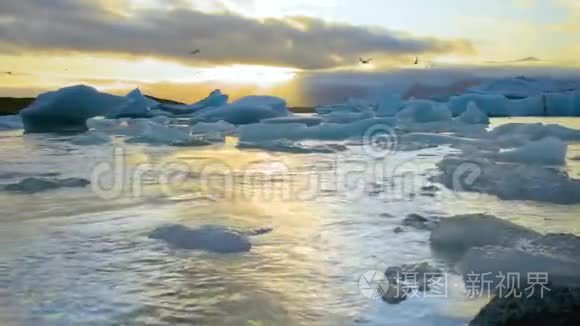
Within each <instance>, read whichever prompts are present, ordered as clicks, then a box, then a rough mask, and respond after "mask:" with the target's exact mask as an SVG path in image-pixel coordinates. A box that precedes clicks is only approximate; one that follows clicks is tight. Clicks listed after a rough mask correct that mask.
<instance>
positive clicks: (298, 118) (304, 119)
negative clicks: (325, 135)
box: [261, 115, 323, 126]
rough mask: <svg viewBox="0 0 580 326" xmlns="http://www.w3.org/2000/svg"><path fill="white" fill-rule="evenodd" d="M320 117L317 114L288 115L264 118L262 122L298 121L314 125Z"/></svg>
mask: <svg viewBox="0 0 580 326" xmlns="http://www.w3.org/2000/svg"><path fill="white" fill-rule="evenodd" d="M322 121H323V120H322V118H321V117H317V116H309V115H291V116H288V117H280V118H271V119H264V120H262V121H261V122H262V123H271V124H288V123H300V124H305V125H307V126H315V125H319V124H321V123H322Z"/></svg>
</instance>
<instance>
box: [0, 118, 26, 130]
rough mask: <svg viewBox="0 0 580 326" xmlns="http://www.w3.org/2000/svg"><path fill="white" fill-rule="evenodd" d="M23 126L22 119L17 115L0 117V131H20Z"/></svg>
mask: <svg viewBox="0 0 580 326" xmlns="http://www.w3.org/2000/svg"><path fill="white" fill-rule="evenodd" d="M23 127H24V125H23V124H22V119H21V118H20V116H17V115H5V116H0V131H2V130H12V129H22V128H23Z"/></svg>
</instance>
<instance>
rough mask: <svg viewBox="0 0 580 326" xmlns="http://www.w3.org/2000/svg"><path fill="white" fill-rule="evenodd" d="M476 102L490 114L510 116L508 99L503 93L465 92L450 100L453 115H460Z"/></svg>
mask: <svg viewBox="0 0 580 326" xmlns="http://www.w3.org/2000/svg"><path fill="white" fill-rule="evenodd" d="M471 102H473V103H475V104H476V105H477V107H478V108H479V109H480V110H482V111H483V112H485V113H486V114H487V115H488V116H508V115H509V112H508V106H509V104H508V99H507V98H506V97H504V96H502V95H493V94H491V95H489V94H463V95H459V96H453V97H452V98H451V100H449V108H450V109H451V112H452V113H453V115H456V116H457V115H460V114H462V113H463V112H465V111H466V110H467V106H468V105H469V103H471Z"/></svg>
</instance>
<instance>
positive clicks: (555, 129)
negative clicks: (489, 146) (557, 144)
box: [491, 123, 580, 140]
mask: <svg viewBox="0 0 580 326" xmlns="http://www.w3.org/2000/svg"><path fill="white" fill-rule="evenodd" d="M518 135H523V136H526V137H527V139H530V140H539V139H542V138H545V137H556V138H559V139H561V140H580V130H575V129H570V128H566V127H564V126H560V125H554V124H549V125H545V124H542V123H508V124H504V125H501V126H498V127H495V128H494V129H493V130H492V131H491V136H493V137H494V138H496V139H498V138H500V137H502V136H510V137H514V136H518Z"/></svg>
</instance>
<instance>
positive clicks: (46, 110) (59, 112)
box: [20, 85, 126, 132]
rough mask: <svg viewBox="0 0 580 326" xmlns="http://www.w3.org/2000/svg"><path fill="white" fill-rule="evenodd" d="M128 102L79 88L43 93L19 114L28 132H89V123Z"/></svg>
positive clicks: (91, 89) (86, 88) (122, 98)
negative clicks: (87, 123) (90, 120)
mask: <svg viewBox="0 0 580 326" xmlns="http://www.w3.org/2000/svg"><path fill="white" fill-rule="evenodd" d="M125 101H126V99H125V98H124V97H119V96H114V95H110V94H105V93H101V92H98V91H97V90H96V89H94V88H92V87H88V86H83V85H78V86H71V87H66V88H62V89H59V90H57V91H55V92H49V93H44V94H42V95H40V96H38V97H37V98H36V100H35V101H34V102H33V103H32V104H31V105H30V106H28V107H27V108H25V109H24V110H22V111H21V112H20V116H21V117H22V122H23V123H24V130H25V131H26V132H59V131H70V130H74V131H79V130H86V129H87V126H86V121H87V119H90V118H92V117H96V116H105V115H107V114H109V113H110V112H111V110H113V109H114V108H116V107H118V106H119V105H121V104H123V103H124V102H125Z"/></svg>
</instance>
